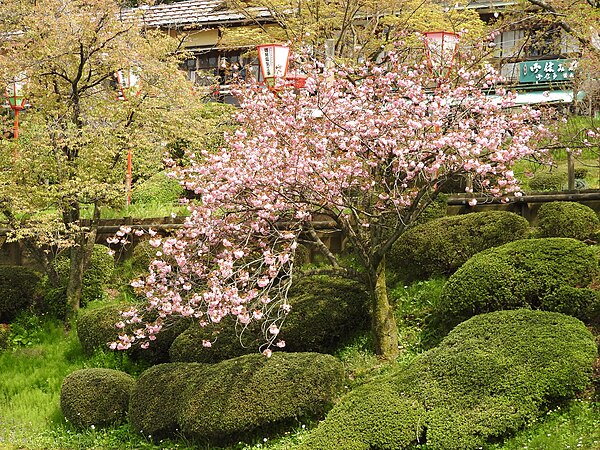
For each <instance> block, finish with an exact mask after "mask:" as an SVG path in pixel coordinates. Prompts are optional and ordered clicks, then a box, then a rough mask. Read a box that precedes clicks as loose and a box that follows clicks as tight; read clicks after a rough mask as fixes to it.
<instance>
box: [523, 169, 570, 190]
mask: <svg viewBox="0 0 600 450" xmlns="http://www.w3.org/2000/svg"><path fill="white" fill-rule="evenodd" d="M566 181H567V175H566V174H564V173H556V172H552V173H548V172H537V173H536V174H535V175H533V177H531V178H530V180H529V190H530V191H534V192H539V191H560V190H561V189H562V187H563V185H564V184H565V183H566Z"/></svg>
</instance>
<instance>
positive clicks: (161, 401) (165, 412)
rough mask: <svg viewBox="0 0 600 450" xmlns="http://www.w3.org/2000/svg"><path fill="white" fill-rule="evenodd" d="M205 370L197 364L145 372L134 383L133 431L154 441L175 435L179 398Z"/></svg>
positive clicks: (177, 424) (172, 366)
mask: <svg viewBox="0 0 600 450" xmlns="http://www.w3.org/2000/svg"><path fill="white" fill-rule="evenodd" d="M204 368H205V366H204V365H202V364H196V363H171V364H159V365H156V366H153V367H151V368H149V369H148V370H146V371H144V372H143V373H142V374H141V375H140V377H139V378H138V380H137V381H136V383H135V388H134V389H133V391H132V393H131V400H130V402H129V422H130V424H131V426H132V427H133V429H134V430H135V431H137V432H139V433H142V434H143V435H144V436H146V437H148V436H151V437H152V438H155V439H160V438H163V437H167V436H171V435H174V434H175V433H176V431H177V429H178V428H179V423H178V414H179V410H180V408H181V403H182V395H183V392H184V390H185V389H186V388H187V387H188V386H189V385H190V383H191V380H197V379H198V377H201V376H202V373H203V371H204Z"/></svg>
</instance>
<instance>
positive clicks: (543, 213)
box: [537, 202, 600, 241]
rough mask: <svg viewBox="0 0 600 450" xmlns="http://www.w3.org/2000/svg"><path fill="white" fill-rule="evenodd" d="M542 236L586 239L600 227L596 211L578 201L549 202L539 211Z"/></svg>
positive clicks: (591, 236) (592, 235) (539, 225)
mask: <svg viewBox="0 0 600 450" xmlns="http://www.w3.org/2000/svg"><path fill="white" fill-rule="evenodd" d="M537 217H538V227H539V230H540V237H566V238H573V239H578V240H580V241H584V240H586V239H591V238H593V237H594V235H595V234H596V232H597V231H598V229H599V228H600V220H599V219H598V215H597V214H596V212H595V211H594V210H593V209H592V208H590V207H589V206H586V205H582V204H581V203H577V202H549V203H544V204H543V205H542V206H540V209H539V211H538V216H537Z"/></svg>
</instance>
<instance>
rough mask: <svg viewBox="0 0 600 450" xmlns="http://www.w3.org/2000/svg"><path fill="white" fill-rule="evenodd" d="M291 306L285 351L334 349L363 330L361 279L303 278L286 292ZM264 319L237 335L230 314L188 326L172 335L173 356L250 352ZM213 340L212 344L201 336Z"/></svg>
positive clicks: (208, 359) (204, 358)
mask: <svg viewBox="0 0 600 450" xmlns="http://www.w3.org/2000/svg"><path fill="white" fill-rule="evenodd" d="M288 301H289V303H290V305H291V306H292V310H291V311H290V313H289V314H288V316H287V317H286V319H285V322H284V324H283V327H282V329H281V332H280V334H279V335H278V337H279V338H280V339H283V340H284V341H285V342H286V346H285V347H284V348H283V349H282V350H284V351H288V352H317V353H332V352H334V351H335V350H336V349H337V348H338V347H339V346H340V345H342V344H343V343H344V342H347V341H348V340H349V339H350V338H352V337H353V336H355V335H356V334H357V333H360V332H361V331H362V330H364V329H366V328H367V326H368V321H369V314H368V309H367V305H368V301H369V296H368V294H367V292H366V291H365V290H364V288H363V286H361V285H360V284H358V283H356V282H353V281H349V280H344V279H339V278H332V277H324V276H320V277H305V278H300V279H299V280H298V282H296V283H294V284H293V285H292V288H291V289H290V292H289V295H288ZM261 325H262V323H258V322H254V323H251V324H250V326H248V327H247V328H245V329H244V330H243V332H242V333H241V334H240V331H241V330H240V329H239V328H237V329H236V325H235V322H234V320H233V319H232V318H231V317H229V318H226V319H224V320H222V321H221V322H220V323H219V324H213V325H210V326H207V327H201V326H199V325H193V326H191V327H190V328H189V329H188V330H187V331H185V332H184V333H182V334H181V335H180V336H178V337H177V339H175V341H174V342H173V345H172V346H171V349H170V350H169V353H170V356H171V361H182V362H205V363H214V362H218V361H223V360H225V359H230V358H234V357H237V356H241V355H245V354H249V353H254V352H256V351H257V350H258V348H259V347H260V346H261V345H262V344H263V343H264V342H265V337H264V334H263V332H262V330H261ZM203 340H208V341H211V342H213V345H212V346H211V347H210V348H206V347H203V346H202V341H203Z"/></svg>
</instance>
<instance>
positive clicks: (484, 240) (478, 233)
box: [387, 211, 529, 282]
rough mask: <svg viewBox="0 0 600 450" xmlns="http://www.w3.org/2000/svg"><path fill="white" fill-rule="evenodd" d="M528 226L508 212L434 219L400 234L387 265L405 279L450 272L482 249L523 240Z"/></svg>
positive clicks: (525, 221) (515, 215)
mask: <svg viewBox="0 0 600 450" xmlns="http://www.w3.org/2000/svg"><path fill="white" fill-rule="evenodd" d="M528 228H529V222H527V220H526V219H525V218H523V217H521V216H519V215H518V214H515V213H512V212H508V211H489V212H474V213H470V214H464V215H459V216H449V217H442V218H439V219H434V220H431V221H429V222H427V223H424V224H421V225H417V226H415V227H412V228H410V229H408V230H406V232H405V233H404V234H402V236H400V238H399V239H398V241H396V243H395V244H394V246H393V247H392V250H391V251H390V253H389V256H388V259H387V267H388V270H390V271H391V272H393V273H394V274H397V275H398V276H399V277H400V278H402V279H403V280H405V281H407V282H410V281H414V280H424V279H428V278H431V277H432V276H435V275H450V274H452V273H454V272H455V271H456V269H458V268H459V267H460V266H461V265H462V264H464V263H465V261H467V260H468V259H469V258H470V257H471V256H473V255H474V254H476V253H479V252H480V251H482V250H485V249H487V248H490V247H496V246H499V245H502V244H505V243H507V242H511V241H514V240H517V239H523V238H524V237H525V235H526V233H527V231H528Z"/></svg>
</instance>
